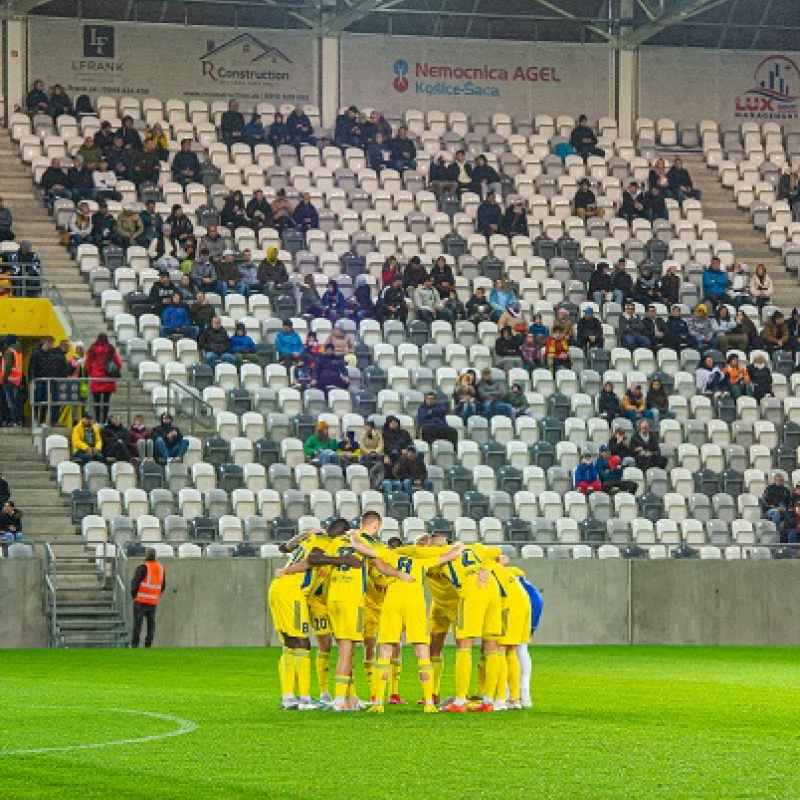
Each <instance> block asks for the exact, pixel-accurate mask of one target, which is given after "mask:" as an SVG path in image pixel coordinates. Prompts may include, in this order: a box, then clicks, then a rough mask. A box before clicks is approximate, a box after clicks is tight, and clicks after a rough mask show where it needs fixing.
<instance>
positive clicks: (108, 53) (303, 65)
mask: <svg viewBox="0 0 800 800" xmlns="http://www.w3.org/2000/svg"><path fill="white" fill-rule="evenodd" d="M315 53H316V48H315V47H314V39H313V38H312V37H311V36H307V35H302V34H291V33H286V32H285V31H280V32H276V31H270V30H242V29H234V28H205V27H196V26H194V27H192V26H186V27H178V26H174V25H173V26H167V25H148V24H143V23H141V24H138V23H110V22H108V21H102V22H86V21H84V20H66V19H49V18H37V17H31V18H30V20H29V22H28V77H29V82H31V83H32V82H33V81H34V80H35V79H37V78H41V79H42V80H43V81H44V82H45V86H47V87H50V86H52V85H53V84H54V83H61V84H63V86H64V88H65V89H66V91H67V94H69V95H70V96H71V97H72V99H73V100H74V99H75V97H76V96H77V95H80V94H88V95H90V96H91V97H96V96H97V95H101V94H103V95H118V96H122V95H133V96H139V97H146V96H148V95H152V96H153V97H157V98H159V99H165V98H170V97H175V98H180V99H184V100H206V101H214V100H227V99H229V98H236V99H238V100H239V101H241V102H242V105H243V107H246V106H248V105H250V104H255V103H256V102H260V101H264V102H272V103H276V104H279V103H293V102H300V103H316V102H317V95H316V74H317V67H316V57H315Z"/></svg>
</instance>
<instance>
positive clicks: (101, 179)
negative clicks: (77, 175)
mask: <svg viewBox="0 0 800 800" xmlns="http://www.w3.org/2000/svg"><path fill="white" fill-rule="evenodd" d="M92 181H93V182H94V196H95V197H96V198H97V199H98V200H101V199H103V200H121V199H122V195H121V194H120V193H119V192H118V191H117V175H116V173H115V172H114V170H112V169H109V165H108V159H107V158H106V157H105V156H104V157H103V158H101V159H100V163H99V164H98V165H97V169H96V170H95V171H94V173H93V174H92Z"/></svg>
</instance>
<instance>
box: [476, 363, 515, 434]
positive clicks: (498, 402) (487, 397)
mask: <svg viewBox="0 0 800 800" xmlns="http://www.w3.org/2000/svg"><path fill="white" fill-rule="evenodd" d="M475 392H476V396H477V398H478V402H479V403H480V407H481V408H482V410H483V413H484V415H485V416H486V418H487V419H491V418H492V417H493V416H495V414H500V415H501V416H504V417H510V418H511V420H512V421H513V420H514V419H516V414H515V413H514V409H513V407H512V406H511V404H510V403H509V402H508V400H507V398H506V390H505V387H504V386H503V384H501V383H500V382H499V381H496V380H495V379H494V378H493V377H492V370H491V368H490V367H485V368H484V369H483V371H482V372H481V379H480V380H479V381H478V383H477V384H476V386H475Z"/></svg>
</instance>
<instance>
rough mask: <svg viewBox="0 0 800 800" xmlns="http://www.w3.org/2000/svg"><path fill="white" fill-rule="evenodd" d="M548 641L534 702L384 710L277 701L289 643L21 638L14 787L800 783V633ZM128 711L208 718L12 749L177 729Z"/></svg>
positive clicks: (14, 654)
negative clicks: (92, 646) (769, 639)
mask: <svg viewBox="0 0 800 800" xmlns="http://www.w3.org/2000/svg"><path fill="white" fill-rule="evenodd" d="M533 655H534V665H535V676H534V697H535V704H536V706H535V709H534V710H532V711H526V712H509V713H506V714H494V715H488V714H487V715H479V714H470V715H446V714H440V715H436V716H433V715H423V714H422V713H421V712H420V710H419V709H418V708H417V706H416V705H409V706H407V707H404V708H387V711H386V714H384V715H383V716H374V715H369V714H332V713H324V712H315V713H310V714H299V713H297V712H281V711H280V710H278V707H277V703H278V688H277V675H276V663H277V657H278V652H277V650H153V651H144V650H137V651H132V650H125V651H4V652H2V654H0V665H1V666H2V670H1V671H0V751H2V752H3V753H5V755H0V797H1V798H3V800H12V799H13V800H16V799H17V798H59V799H60V798H113V799H114V800H120V799H121V798H158V800H161V799H162V798H178V797H180V798H191V799H192V800H205V799H206V798H208V799H209V800H210V799H211V798H213V799H214V800H220V799H221V798H303V800H316V798H334V797H336V798H343V799H345V798H398V797H412V798H415V800H423V799H425V798H429V797H430V798H436V800H451V798H453V799H454V798H459V799H462V798H463V799H465V800H472V798H475V799H476V800H477V799H478V798H481V799H483V798H486V800H489V799H490V798H495V797H500V798H531V800H534V799H535V800H543V799H545V798H592V800H598V799H599V798H637V799H638V798H787V799H788V798H792V800H797V798H800V759H799V758H798V756H800V652H798V650H796V649H789V648H782V649H777V648H776V649H762V648H721V647H719V648H666V647H617V648H609V647H571V648H541V649H540V648H534V649H533ZM448 658H449V659H452V653H448ZM405 666H406V669H405V673H404V676H403V690H404V694H405V695H406V696H407V697H408V698H409V699H413V700H414V701H416V699H417V697H418V691H417V686H416V681H415V674H414V673H415V668H414V662H413V657H412V656H411V654H410V653H406V654H405ZM451 667H452V664H451V661H449V662H448V664H447V667H446V669H447V671H446V677H445V687H444V688H445V690H447V689H448V688H449V686H450V685H451V684H450V676H451V674H452V671H451ZM361 682H362V684H363V679H362V681H361ZM109 709H118V710H117V711H112V710H109ZM119 709H122V710H125V709H128V710H143V711H149V712H157V713H160V714H166V715H174V716H176V717H180V718H182V719H186V720H188V721H191V722H192V723H195V724H196V725H197V726H198V727H197V729H196V730H195V731H193V732H191V733H188V734H186V735H181V736H176V737H173V738H167V739H160V740H157V741H149V742H140V743H135V744H117V745H111V746H108V747H102V748H97V749H73V750H63V751H59V752H44V753H27V754H19V753H17V754H7V753H9V751H16V750H25V749H34V748H35V749H40V748H56V747H64V748H67V747H71V746H74V745H87V744H99V743H104V742H112V741H118V740H120V739H130V738H134V737H138V736H147V735H152V734H159V733H166V732H168V731H173V730H175V728H176V724H175V723H174V722H170V721H168V720H162V719H156V718H151V717H145V716H139V715H132V714H128V713H122V712H121V711H119Z"/></svg>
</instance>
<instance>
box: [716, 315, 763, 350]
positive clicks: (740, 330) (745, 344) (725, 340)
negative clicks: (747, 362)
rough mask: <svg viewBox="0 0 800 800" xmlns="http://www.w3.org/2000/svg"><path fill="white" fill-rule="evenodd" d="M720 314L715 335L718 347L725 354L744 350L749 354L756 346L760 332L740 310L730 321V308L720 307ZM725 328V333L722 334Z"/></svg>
mask: <svg viewBox="0 0 800 800" xmlns="http://www.w3.org/2000/svg"><path fill="white" fill-rule="evenodd" d="M723 311H724V312H725V313H724V315H723V314H722V312H723ZM718 314H719V315H720V319H719V321H718V322H717V326H715V328H714V334H715V336H716V337H717V345H718V346H719V349H720V350H722V352H723V353H725V354H727V352H728V350H744V351H745V352H747V351H749V350H750V349H752V348H753V347H754V346H755V343H756V340H757V339H758V331H757V330H756V326H755V325H754V324H753V321H752V320H751V319H750V317H748V316H747V313H746V312H744V311H742V310H741V309H739V310H738V311H737V312H736V315H735V316H734V318H733V319H732V320H730V313H729V312H728V307H727V306H720V307H719V309H718ZM729 320H730V322H729ZM730 323H732V324H730ZM717 327H719V329H720V332H717ZM723 327H724V330H725V332H724V333H723V332H722V330H723Z"/></svg>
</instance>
